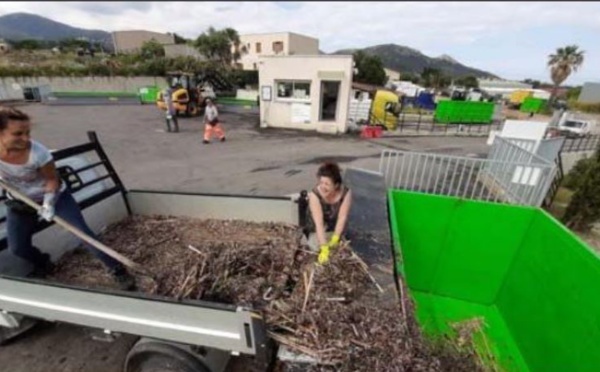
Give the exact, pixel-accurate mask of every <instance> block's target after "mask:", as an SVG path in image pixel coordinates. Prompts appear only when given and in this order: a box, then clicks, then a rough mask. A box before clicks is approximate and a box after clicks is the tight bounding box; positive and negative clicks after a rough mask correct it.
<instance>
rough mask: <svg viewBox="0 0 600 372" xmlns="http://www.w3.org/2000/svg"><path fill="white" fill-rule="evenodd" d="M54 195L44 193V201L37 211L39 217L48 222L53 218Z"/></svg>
mask: <svg viewBox="0 0 600 372" xmlns="http://www.w3.org/2000/svg"><path fill="white" fill-rule="evenodd" d="M54 197H55V194H54V193H49V192H47V193H45V194H44V203H43V204H42V208H41V209H40V211H39V212H38V214H39V215H40V217H42V218H43V219H45V220H46V221H48V222H50V221H52V218H54Z"/></svg>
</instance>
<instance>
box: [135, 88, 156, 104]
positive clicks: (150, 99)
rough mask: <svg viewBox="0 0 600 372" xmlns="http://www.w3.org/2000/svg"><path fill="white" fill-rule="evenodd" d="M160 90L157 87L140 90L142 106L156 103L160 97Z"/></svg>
mask: <svg viewBox="0 0 600 372" xmlns="http://www.w3.org/2000/svg"><path fill="white" fill-rule="evenodd" d="M158 91H159V88H158V87H157V86H148V87H142V88H140V90H139V92H138V94H139V97H140V102H141V103H142V104H145V103H155V102H156V96H157V95H158Z"/></svg>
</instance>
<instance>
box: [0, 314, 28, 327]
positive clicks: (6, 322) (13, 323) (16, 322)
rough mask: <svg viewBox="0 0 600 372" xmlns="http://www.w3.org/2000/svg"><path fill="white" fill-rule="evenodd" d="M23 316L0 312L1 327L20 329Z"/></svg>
mask: <svg viewBox="0 0 600 372" xmlns="http://www.w3.org/2000/svg"><path fill="white" fill-rule="evenodd" d="M21 319H23V315H20V314H11V313H9V312H8V311H6V310H2V311H1V312H0V326H2V327H6V328H19V326H20V325H21Z"/></svg>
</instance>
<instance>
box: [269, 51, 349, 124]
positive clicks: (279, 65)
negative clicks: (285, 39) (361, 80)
mask: <svg viewBox="0 0 600 372" xmlns="http://www.w3.org/2000/svg"><path fill="white" fill-rule="evenodd" d="M279 80H294V81H298V80H299V81H310V83H311V87H310V97H309V99H307V100H299V99H291V98H284V99H282V98H278V97H277V86H276V81H279ZM324 80H325V81H340V90H339V95H338V103H337V112H336V120H335V121H320V120H319V116H320V111H321V107H320V103H321V82H322V81H324ZM351 84H352V56H317V55H314V56H284V57H263V58H261V60H260V65H259V92H260V90H261V89H262V88H263V87H271V100H270V101H263V100H262V97H261V102H260V117H261V125H262V126H263V127H278V128H293V129H303V130H317V131H319V132H326V133H343V132H345V131H346V129H347V120H348V106H349V103H350V90H351ZM306 106H308V107H306ZM302 108H306V109H308V110H309V119H308V120H307V121H309V122H308V123H303V122H293V120H292V115H293V113H294V112H296V113H297V111H296V110H298V109H302Z"/></svg>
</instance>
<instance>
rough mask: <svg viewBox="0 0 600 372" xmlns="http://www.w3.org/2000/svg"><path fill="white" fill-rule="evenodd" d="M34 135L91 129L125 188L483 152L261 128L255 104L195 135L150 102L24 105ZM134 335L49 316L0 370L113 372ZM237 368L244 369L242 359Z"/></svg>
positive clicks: (215, 186)
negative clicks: (111, 337) (210, 134)
mask: <svg viewBox="0 0 600 372" xmlns="http://www.w3.org/2000/svg"><path fill="white" fill-rule="evenodd" d="M22 109H24V110H25V111H26V112H28V113H30V114H31V115H32V116H33V120H34V123H35V124H34V128H33V137H34V138H35V139H37V140H39V141H41V142H42V143H44V144H46V145H47V146H49V147H51V148H62V147H65V146H71V145H76V144H79V143H82V142H85V141H87V137H86V132H87V131H89V130H95V131H96V132H97V133H98V136H99V138H100V141H101V143H102V145H103V146H104V148H105V150H106V152H107V154H108V156H109V157H110V159H111V160H112V162H113V165H114V166H115V168H116V169H117V172H118V173H119V174H120V176H121V178H122V180H123V181H124V183H125V185H126V186H127V187H128V188H130V189H133V188H143V189H157V190H176V191H196V192H214V193H237V194H254V195H287V194H291V193H295V192H298V191H299V190H301V189H309V188H311V187H312V186H313V184H314V181H315V178H314V177H315V176H314V173H315V172H316V170H317V167H318V165H319V163H320V162H321V161H323V160H325V159H332V160H336V161H339V162H340V164H341V165H342V167H349V166H352V167H360V168H366V169H372V170H376V169H377V165H378V161H379V159H378V158H379V155H380V152H381V150H382V149H385V148H393V149H399V150H415V151H432V152H440V153H451V154H455V155H460V154H462V155H470V156H474V155H480V156H482V155H484V154H485V153H486V152H487V146H486V145H485V139H484V138H464V137H461V138H453V137H450V138H448V137H441V138H438V137H411V138H382V139H376V140H362V139H359V138H357V137H355V136H349V135H348V136H339V137H336V136H326V135H317V134H313V133H309V132H307V133H298V132H291V131H282V130H259V129H258V128H257V127H256V125H257V123H258V118H257V116H256V114H255V113H252V112H251V111H248V110H245V109H243V108H229V109H225V108H224V109H223V110H222V112H223V114H222V119H223V121H224V126H225V130H226V131H227V142H225V143H219V142H214V143H212V144H210V145H203V144H202V137H201V136H202V133H201V131H202V125H201V121H200V119H199V118H194V119H181V120H180V127H181V132H180V133H164V132H163V130H164V127H163V125H164V124H163V119H162V118H163V117H162V115H161V113H160V112H159V111H158V110H157V109H156V108H155V107H152V106H43V105H30V106H23V107H22ZM133 342H135V338H134V337H132V336H122V337H120V338H119V339H118V340H117V341H116V342H114V343H104V342H99V341H94V340H92V339H91V330H89V329H84V328H80V327H75V326H70V325H53V324H46V325H43V326H41V327H39V328H38V329H36V330H35V331H33V332H31V333H29V334H27V335H24V336H23V337H21V338H20V339H18V340H16V342H13V343H11V344H9V345H6V346H4V347H2V348H1V349H0V350H1V351H0V371H10V372H36V371H53V372H72V371H78V372H97V371H102V372H117V371H121V369H122V366H123V362H124V358H125V356H126V354H127V351H128V350H129V348H130V347H131V345H132V343H133ZM239 370H243V369H239Z"/></svg>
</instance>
